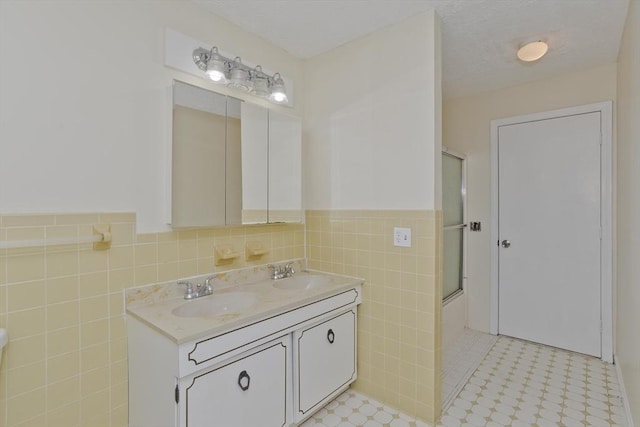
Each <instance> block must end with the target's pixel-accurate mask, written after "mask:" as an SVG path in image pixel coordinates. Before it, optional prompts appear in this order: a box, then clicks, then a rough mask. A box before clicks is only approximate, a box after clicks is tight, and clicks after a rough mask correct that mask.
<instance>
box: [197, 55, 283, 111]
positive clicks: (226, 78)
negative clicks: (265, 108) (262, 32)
mask: <svg viewBox="0 0 640 427" xmlns="http://www.w3.org/2000/svg"><path fill="white" fill-rule="evenodd" d="M193 62H195V64H196V65H197V66H198V68H200V69H201V70H202V71H204V72H205V73H206V74H207V76H208V77H209V78H210V79H211V80H212V81H214V82H215V83H219V84H225V85H227V86H228V87H230V88H232V89H236V90H241V91H243V92H249V93H251V94H252V95H255V96H259V97H261V98H268V99H269V100H271V101H273V102H275V103H278V104H283V103H287V102H288V98H287V92H286V89H285V87H284V80H283V79H282V76H280V73H275V74H274V75H270V74H267V73H265V72H264V71H262V67H261V66H260V65H258V66H256V67H255V68H250V67H248V66H247V65H245V64H243V63H242V60H241V59H240V57H239V56H238V57H236V58H235V59H230V58H227V57H225V56H222V55H220V54H219V53H218V48H217V47H215V46H214V47H212V48H211V49H210V50H207V49H204V48H201V47H199V48H197V49H196V50H194V51H193Z"/></svg>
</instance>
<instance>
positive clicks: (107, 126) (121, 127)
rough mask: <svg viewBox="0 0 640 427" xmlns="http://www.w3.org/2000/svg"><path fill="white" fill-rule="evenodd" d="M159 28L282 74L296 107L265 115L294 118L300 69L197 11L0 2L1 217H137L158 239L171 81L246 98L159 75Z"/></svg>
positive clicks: (180, 5)
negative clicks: (67, 214)
mask: <svg viewBox="0 0 640 427" xmlns="http://www.w3.org/2000/svg"><path fill="white" fill-rule="evenodd" d="M165 28H171V29H174V30H176V31H179V32H181V33H184V34H186V35H188V36H190V37H193V38H195V39H196V40H202V41H204V42H205V43H210V44H211V45H208V46H203V47H211V46H212V45H217V46H219V47H220V49H222V50H224V51H226V52H231V53H233V54H235V55H239V56H241V57H242V58H243V59H244V60H245V61H247V62H252V63H256V64H262V66H263V67H264V68H265V69H270V70H277V71H279V72H280V73H282V75H284V76H287V77H288V78H290V79H291V80H292V81H293V83H294V85H295V86H296V87H298V86H299V88H300V90H296V91H295V108H293V110H292V109H290V108H285V107H277V106H274V108H280V109H282V110H287V111H291V112H292V113H293V114H295V115H297V116H299V117H301V116H302V105H303V103H304V102H303V101H304V99H303V97H302V95H303V93H302V92H303V91H302V90H301V88H302V61H301V60H299V59H297V58H295V57H293V56H292V55H290V54H288V53H287V52H285V51H284V50H283V49H280V48H278V47H275V46H274V45H272V44H270V43H269V42H267V41H266V40H264V39H262V38H259V37H258V36H256V35H253V34H251V33H248V32H246V31H244V30H242V29H240V28H239V27H237V26H235V25H233V24H231V23H229V22H228V21H225V20H224V19H222V18H220V17H217V16H215V15H213V14H211V13H210V12H208V11H206V10H205V9H204V8H203V7H201V6H199V5H197V4H196V3H195V2H191V1H84V0H70V1H36V2H30V1H26V2H25V1H15V0H7V1H5V0H3V1H0V58H1V61H0V93H2V96H1V97H0V114H1V115H2V118H3V122H2V127H0V140H2V156H1V158H0V206H2V210H3V212H5V213H24V212H96V211H97V212H103V211H107V212H113V211H118V212H136V213H137V214H138V215H137V221H138V230H140V231H141V232H157V231H166V230H168V227H167V226H166V222H167V220H168V213H169V212H168V211H169V209H168V208H169V206H170V200H169V191H168V189H169V184H170V183H169V173H168V172H169V165H170V159H169V158H168V155H169V153H170V143H171V125H170V123H171V121H170V120H171V86H172V81H173V79H178V80H182V81H185V82H188V83H191V84H195V85H199V86H202V87H206V88H208V89H211V90H214V91H220V92H222V93H225V94H227V93H229V94H233V96H234V97H239V98H243V99H256V98H255V97H251V96H250V95H243V94H242V93H239V92H237V91H231V90H227V89H226V88H224V87H221V86H219V85H218V86H217V85H215V84H213V83H208V82H207V80H205V79H204V77H203V78H198V77H195V76H192V75H190V74H187V73H184V72H180V71H177V70H174V69H171V68H168V67H165V66H164V32H165ZM196 47H197V46H194V48H196ZM34 51H37V55H36V57H37V59H34ZM34 63H38V64H40V65H38V66H25V64H34ZM45 64H46V65H45ZM294 89H295V88H294Z"/></svg>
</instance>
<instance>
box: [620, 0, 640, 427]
mask: <svg viewBox="0 0 640 427" xmlns="http://www.w3.org/2000/svg"><path fill="white" fill-rule="evenodd" d="M639 117H640V4H638V2H637V1H636V0H631V1H630V2H629V12H628V16H627V22H626V25H625V30H624V35H623V38H622V45H621V47H620V54H619V56H618V188H617V190H618V195H617V197H618V201H617V210H618V215H617V221H618V224H617V225H618V234H617V239H618V241H617V302H618V306H617V319H616V320H617V321H616V352H615V356H616V363H618V365H619V367H620V370H621V372H622V379H623V382H624V385H625V388H626V392H627V397H628V398H629V400H628V401H627V402H625V405H627V407H628V408H630V410H631V414H632V416H633V420H634V422H635V425H638V424H640V339H639V338H638V325H640V310H639V309H638V308H639V307H640V266H639V264H638V259H639V258H640V239H638V227H637V222H638V218H640V190H639V187H638V183H640V161H639V159H640V120H638V118H639Z"/></svg>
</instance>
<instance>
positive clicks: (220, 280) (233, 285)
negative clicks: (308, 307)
mask: <svg viewBox="0 0 640 427" xmlns="http://www.w3.org/2000/svg"><path fill="white" fill-rule="evenodd" d="M291 262H292V263H293V266H294V269H295V271H296V274H295V275H299V274H300V273H299V272H301V271H308V272H309V273H314V274H322V275H326V276H327V277H328V278H329V281H328V283H327V284H326V285H323V286H320V287H317V288H312V289H297V290H283V289H277V288H275V287H273V286H272V283H273V282H274V281H273V280H271V278H270V276H269V273H270V271H269V269H268V268H267V266H266V265H262V266H257V267H253V268H244V269H239V270H231V271H227V272H224V273H219V274H217V275H213V274H212V275H211V276H215V279H213V280H212V282H211V283H212V285H213V288H214V291H213V295H211V296H207V297H202V298H198V299H195V300H191V301H201V300H203V299H205V298H215V295H216V294H225V293H231V292H252V293H255V294H256V296H257V297H258V303H257V304H256V305H254V306H252V307H249V308H247V309H244V310H240V311H239V312H237V313H229V314H226V315H218V316H211V317H207V318H206V320H203V317H179V316H176V315H174V314H172V310H173V309H175V308H176V307H179V306H181V305H183V304H186V303H189V302H190V301H187V300H185V299H184V287H183V286H178V285H177V282H178V281H171V282H165V283H160V284H156V285H150V286H143V287H139V288H132V289H128V290H126V291H125V304H126V311H127V313H128V314H130V315H132V316H135V317H136V318H137V319H139V320H141V321H143V322H144V323H146V324H147V325H149V326H151V327H152V328H154V329H156V330H157V331H159V332H161V333H162V334H164V335H165V336H167V337H168V338H170V339H171V340H172V341H174V342H176V343H177V344H182V343H184V342H188V341H191V340H194V339H198V338H201V337H204V336H207V335H210V334H213V333H216V332H220V331H222V330H226V329H229V328H232V327H236V326H240V325H245V324H249V323H253V322H254V321H256V320H258V319H261V318H264V317H266V316H269V315H273V314H276V313H280V312H284V311H286V310H289V309H292V308H296V307H300V306H303V305H305V304H308V303H310V302H313V301H316V300H319V299H321V298H323V297H325V296H329V295H334V294H337V293H339V292H340V291H343V290H347V289H351V288H353V287H354V286H356V285H358V284H362V283H363V279H360V278H356V277H350V276H341V275H335V274H330V273H324V272H321V271H314V270H303V267H302V266H303V260H294V261H291ZM278 264H279V265H280V264H284V263H278ZM295 275H294V276H295ZM207 277H209V275H202V276H196V277H189V278H185V279H180V280H189V281H191V282H192V283H194V285H195V283H202V282H204V280H205V278H207Z"/></svg>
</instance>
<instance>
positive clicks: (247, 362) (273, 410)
mask: <svg viewBox="0 0 640 427" xmlns="http://www.w3.org/2000/svg"><path fill="white" fill-rule="evenodd" d="M289 342H290V337H289V336H287V337H283V339H280V340H278V341H276V342H271V343H269V344H266V345H264V346H261V347H260V348H259V349H257V350H255V351H252V352H248V354H246V355H242V356H240V357H239V358H237V359H235V360H234V361H233V362H231V363H228V364H224V365H223V366H220V367H218V368H216V369H213V370H208V371H206V372H204V373H199V374H195V375H193V376H191V377H188V378H186V379H183V380H182V381H181V384H182V386H183V387H182V388H183V390H184V396H185V399H184V403H182V408H181V412H182V414H183V416H182V425H183V426H186V427H218V426H219V427H256V426H260V427H282V426H285V425H287V418H288V416H287V410H288V408H287V392H288V390H287V358H288V351H289V350H288V345H289Z"/></svg>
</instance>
